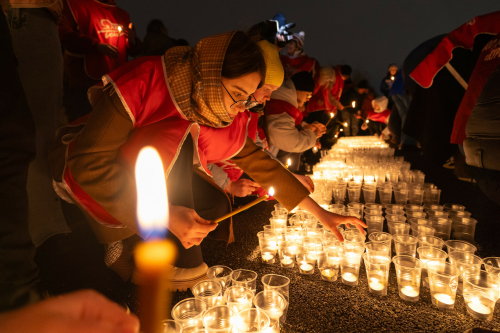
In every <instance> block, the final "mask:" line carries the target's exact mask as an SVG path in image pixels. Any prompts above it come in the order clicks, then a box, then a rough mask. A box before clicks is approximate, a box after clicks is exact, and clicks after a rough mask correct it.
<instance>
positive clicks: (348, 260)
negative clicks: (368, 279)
mask: <svg viewBox="0 0 500 333" xmlns="http://www.w3.org/2000/svg"><path fill="white" fill-rule="evenodd" d="M363 251H364V247H360V246H358V245H355V244H347V243H344V246H343V247H342V248H340V253H339V254H340V274H341V277H342V283H343V284H345V285H348V286H357V285H358V281H359V267H360V264H361V255H362V254H363Z"/></svg>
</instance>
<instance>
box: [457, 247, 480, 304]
mask: <svg viewBox="0 0 500 333" xmlns="http://www.w3.org/2000/svg"><path fill="white" fill-rule="evenodd" d="M448 260H449V261H450V263H451V264H453V265H455V267H457V268H458V269H459V270H460V275H459V277H458V289H457V290H458V294H462V291H463V276H464V272H465V271H466V270H467V271H469V272H475V271H480V270H481V266H482V265H483V259H481V258H479V257H478V256H476V255H474V254H472V253H470V252H461V251H454V252H452V253H449V254H448Z"/></svg>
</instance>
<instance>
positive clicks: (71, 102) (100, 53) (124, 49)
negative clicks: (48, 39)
mask: <svg viewBox="0 0 500 333" xmlns="http://www.w3.org/2000/svg"><path fill="white" fill-rule="evenodd" d="M59 39H60V40H61V45H62V47H63V49H64V74H65V80H66V85H67V89H66V94H65V96H64V107H65V109H66V115H67V116H68V119H69V121H70V122H71V121H73V120H76V119H78V118H80V117H81V116H84V115H85V114H87V113H89V112H90V111H91V110H92V107H91V106H90V104H89V103H88V100H87V90H88V89H89V88H90V87H92V86H93V85H94V84H96V83H98V82H100V81H101V78H102V76H103V75H105V74H108V73H110V72H112V71H113V70H115V69H117V68H118V67H120V66H121V65H123V64H125V63H126V62H127V56H132V57H133V56H136V55H138V54H139V53H140V52H141V48H142V42H141V41H140V39H139V38H138V37H137V36H136V33H135V28H134V25H133V24H132V22H131V21H130V16H129V14H128V13H127V12H126V11H125V10H123V9H121V8H119V7H118V6H117V5H116V4H115V2H114V1H113V0H99V1H94V0H66V1H65V4H64V9H63V12H62V17H61V22H60V23H59Z"/></svg>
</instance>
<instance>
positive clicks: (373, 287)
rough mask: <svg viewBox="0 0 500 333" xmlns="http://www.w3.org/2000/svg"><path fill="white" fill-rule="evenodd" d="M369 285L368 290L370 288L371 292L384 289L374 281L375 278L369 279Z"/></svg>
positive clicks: (376, 280) (377, 281)
mask: <svg viewBox="0 0 500 333" xmlns="http://www.w3.org/2000/svg"><path fill="white" fill-rule="evenodd" d="M369 285H370V288H372V289H373V290H376V291H379V290H383V289H384V285H383V284H382V283H380V282H379V280H378V279H375V278H372V279H371V282H370V283H369Z"/></svg>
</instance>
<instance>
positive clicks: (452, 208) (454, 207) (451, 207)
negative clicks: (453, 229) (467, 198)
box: [443, 203, 465, 211]
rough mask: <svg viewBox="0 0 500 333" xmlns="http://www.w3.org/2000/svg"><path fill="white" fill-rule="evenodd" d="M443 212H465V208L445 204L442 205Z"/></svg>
mask: <svg viewBox="0 0 500 333" xmlns="http://www.w3.org/2000/svg"><path fill="white" fill-rule="evenodd" d="M443 208H444V210H445V211H448V210H465V206H463V205H459V204H453V203H447V204H444V205H443Z"/></svg>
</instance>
